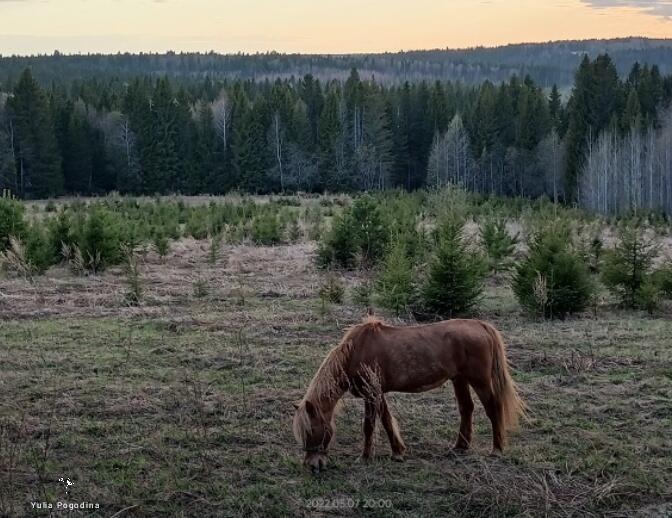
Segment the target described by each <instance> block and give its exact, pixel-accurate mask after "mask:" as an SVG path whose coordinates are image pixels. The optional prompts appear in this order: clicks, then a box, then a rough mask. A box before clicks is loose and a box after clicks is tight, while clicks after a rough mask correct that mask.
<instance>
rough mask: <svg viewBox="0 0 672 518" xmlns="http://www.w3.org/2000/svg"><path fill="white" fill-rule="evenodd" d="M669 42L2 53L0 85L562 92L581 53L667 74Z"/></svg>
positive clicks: (671, 59)
mask: <svg viewBox="0 0 672 518" xmlns="http://www.w3.org/2000/svg"><path fill="white" fill-rule="evenodd" d="M671 48H672V41H671V40H664V39H658V40H656V39H647V38H621V39H612V40H583V41H557V42H548V43H533V44H516V45H505V46H500V47H476V48H468V49H431V50H417V51H401V52H385V53H377V54H349V55H348V54H345V55H317V54H282V53H278V52H266V53H257V54H245V53H237V54H218V53H215V52H208V53H185V52H182V53H175V52H167V53H165V54H156V53H140V54H130V53H123V54H122V53H118V54H84V55H64V54H61V53H60V52H58V51H56V52H54V53H53V54H50V55H46V54H45V55H38V56H5V57H2V56H0V87H2V88H4V89H5V90H8V89H11V88H13V86H14V85H15V83H16V82H17V81H18V79H19V77H20V75H21V74H22V72H23V70H24V69H25V68H31V70H32V71H33V74H34V75H35V77H36V79H37V80H38V81H39V82H40V83H41V84H42V85H51V84H54V83H55V84H64V83H67V82H69V81H72V80H78V81H82V80H88V79H91V78H97V79H101V78H104V79H106V80H109V79H122V80H124V81H126V80H131V79H133V78H134V77H136V76H138V75H152V76H154V77H159V76H163V75H168V76H170V77H171V78H173V79H177V80H181V81H184V80H202V79H203V78H205V77H206V76H208V77H210V78H212V79H223V78H238V79H252V80H255V81H263V80H265V79H271V80H274V79H275V78H278V77H280V78H287V79H289V78H291V77H292V76H294V77H303V76H304V75H306V74H312V75H313V76H314V77H316V78H319V79H320V80H321V81H329V80H332V79H337V80H343V81H344V80H346V79H347V77H348V75H349V73H350V70H351V69H352V68H356V69H358V70H359V71H360V75H361V76H362V77H366V78H371V77H375V78H376V80H377V81H378V82H379V83H382V84H386V85H389V84H401V83H403V82H405V81H411V82H415V81H421V80H427V81H434V80H437V79H438V80H441V81H456V82H461V83H465V84H480V83H482V82H484V81H486V80H489V81H492V82H495V83H499V82H502V81H508V80H509V79H510V78H511V77H512V76H514V75H517V76H518V77H525V76H526V75H529V76H530V77H532V78H533V79H534V80H535V82H537V84H539V85H541V86H543V87H544V88H550V87H552V86H553V85H554V84H557V85H558V86H559V88H560V89H561V90H564V89H565V88H567V87H570V86H571V84H572V82H573V78H574V72H575V70H576V68H577V66H578V65H579V63H580V62H581V59H582V57H583V56H584V55H588V56H590V57H591V58H594V57H596V56H598V55H599V54H603V53H609V55H610V56H611V57H612V59H613V61H614V63H615V65H616V68H617V69H618V71H619V73H620V74H626V73H627V72H628V71H629V69H630V68H631V67H632V65H633V64H634V63H636V62H640V63H644V62H648V63H656V64H658V66H659V67H660V68H661V71H662V72H663V73H665V74H667V73H671V72H672V53H671V52H670V49H671Z"/></svg>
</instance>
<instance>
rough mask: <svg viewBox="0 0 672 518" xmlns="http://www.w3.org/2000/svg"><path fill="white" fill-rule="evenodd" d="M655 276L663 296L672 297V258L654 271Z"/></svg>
mask: <svg viewBox="0 0 672 518" xmlns="http://www.w3.org/2000/svg"><path fill="white" fill-rule="evenodd" d="M653 278H654V281H655V283H656V285H657V286H658V288H659V289H660V293H661V295H662V296H664V297H666V298H669V299H672V260H668V261H667V262H666V263H665V264H664V265H663V266H661V267H660V268H659V269H658V270H656V271H655V272H654V273H653Z"/></svg>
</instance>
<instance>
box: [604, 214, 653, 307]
mask: <svg viewBox="0 0 672 518" xmlns="http://www.w3.org/2000/svg"><path fill="white" fill-rule="evenodd" d="M658 251H659V247H658V246H657V245H656V243H655V242H654V241H653V239H648V238H646V237H645V236H644V235H643V233H642V232H641V230H640V229H638V228H637V227H635V226H628V227H625V228H623V229H622V230H621V232H620V240H619V242H618V244H617V245H616V247H615V248H614V250H611V251H610V252H609V253H608V254H607V256H606V258H605V261H604V268H603V271H602V281H603V282H604V284H605V285H606V286H607V288H609V290H610V291H611V292H612V293H614V294H615V295H616V296H618V298H619V299H620V301H621V304H622V305H623V306H624V307H627V308H639V309H650V307H651V303H652V300H653V299H652V297H651V290H652V286H653V280H652V278H651V276H652V268H653V262H654V260H655V258H656V257H657V255H658ZM642 290H645V291H646V293H640V292H641V291H642Z"/></svg>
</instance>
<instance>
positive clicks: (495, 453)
mask: <svg viewBox="0 0 672 518" xmlns="http://www.w3.org/2000/svg"><path fill="white" fill-rule="evenodd" d="M503 456H504V452H503V451H502V450H498V449H497V448H495V449H493V450H492V451H490V457H496V458H501V457H503Z"/></svg>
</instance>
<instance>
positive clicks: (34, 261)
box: [25, 224, 58, 274]
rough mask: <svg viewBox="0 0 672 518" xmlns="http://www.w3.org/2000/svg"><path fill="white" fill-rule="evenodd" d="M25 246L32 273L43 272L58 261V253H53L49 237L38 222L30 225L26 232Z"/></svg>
mask: <svg viewBox="0 0 672 518" xmlns="http://www.w3.org/2000/svg"><path fill="white" fill-rule="evenodd" d="M25 246H26V258H27V260H28V263H29V264H30V268H31V270H32V273H37V274H40V273H44V272H45V271H46V270H47V269H48V268H49V267H50V266H52V265H54V264H56V263H57V262H58V255H54V253H53V250H52V248H51V245H50V242H49V239H48V237H47V235H46V234H45V232H44V230H43V229H42V226H40V225H39V224H33V225H31V227H30V229H29V230H28V233H27V234H26V241H25Z"/></svg>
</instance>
